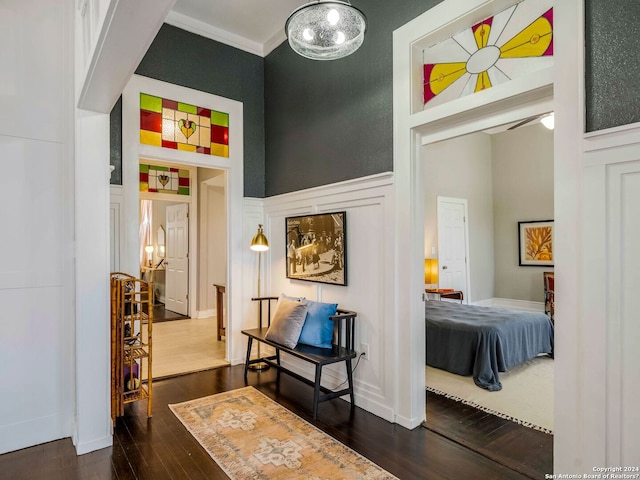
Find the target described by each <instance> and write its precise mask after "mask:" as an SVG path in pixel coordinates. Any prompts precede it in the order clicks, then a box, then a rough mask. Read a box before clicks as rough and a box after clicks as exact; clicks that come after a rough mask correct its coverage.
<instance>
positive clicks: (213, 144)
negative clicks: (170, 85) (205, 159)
mask: <svg viewBox="0 0 640 480" xmlns="http://www.w3.org/2000/svg"><path fill="white" fill-rule="evenodd" d="M140 143H144V144H147V145H155V146H157V147H165V148H173V149H175V150H185V151H188V152H198V153H203V154H205V155H216V156H218V157H229V114H228V113H224V112H218V111H216V110H211V109H208V108H203V107H198V106H195V105H189V104H187V103H181V102H176V101H175V100H168V99H166V98H160V97H156V96H153V95H147V94H146V93H141V94H140Z"/></svg>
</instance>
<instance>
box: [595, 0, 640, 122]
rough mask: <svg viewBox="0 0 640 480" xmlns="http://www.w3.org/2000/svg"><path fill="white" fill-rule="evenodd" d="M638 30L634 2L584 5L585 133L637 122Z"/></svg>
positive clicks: (638, 7) (638, 6)
mask: <svg viewBox="0 0 640 480" xmlns="http://www.w3.org/2000/svg"><path fill="white" fill-rule="evenodd" d="M612 6H614V7H613V8H612ZM639 26H640V2H638V0H616V1H615V2H611V1H610V0H586V1H585V98H586V131H587V132H593V131H595V130H603V129H606V128H611V127H617V126H620V125H627V124H629V123H635V122H640V82H639V81H638V79H639V78H640V62H638V52H639V51H640V31H639V30H640V28H639Z"/></svg>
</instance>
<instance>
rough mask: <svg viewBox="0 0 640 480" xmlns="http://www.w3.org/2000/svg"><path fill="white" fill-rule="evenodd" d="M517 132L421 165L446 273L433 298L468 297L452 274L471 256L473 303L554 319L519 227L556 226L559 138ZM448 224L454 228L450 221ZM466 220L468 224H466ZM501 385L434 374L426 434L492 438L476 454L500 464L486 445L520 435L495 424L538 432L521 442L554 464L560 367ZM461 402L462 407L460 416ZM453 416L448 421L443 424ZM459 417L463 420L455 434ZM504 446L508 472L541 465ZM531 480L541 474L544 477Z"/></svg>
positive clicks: (505, 377) (521, 373)
mask: <svg viewBox="0 0 640 480" xmlns="http://www.w3.org/2000/svg"><path fill="white" fill-rule="evenodd" d="M509 125H511V123H510V124H508V125H505V126H503V127H496V128H489V129H483V130H481V131H477V132H474V133H469V134H466V135H463V136H457V137H451V138H448V139H445V140H442V141H438V142H431V143H425V144H423V145H422V147H421V150H420V155H419V157H418V158H417V161H418V162H420V164H421V167H422V173H423V177H422V180H423V194H424V200H423V201H424V257H425V259H427V258H431V259H434V260H435V261H436V262H437V264H438V265H439V272H438V274H439V275H438V284H437V285H433V284H431V285H425V288H434V287H440V288H452V289H456V290H460V289H461V288H462V285H463V284H464V282H462V281H459V282H457V281H456V278H466V276H465V275H462V274H461V275H458V276H456V275H447V270H444V269H443V267H445V266H449V265H450V263H451V258H454V259H455V258H457V257H459V256H460V255H458V256H456V255H452V253H455V252H456V251H457V252H464V251H465V250H466V252H467V253H466V254H465V255H463V257H464V258H463V266H462V267H463V269H466V272H467V275H468V281H467V290H466V291H463V295H464V297H463V298H464V299H465V300H464V303H468V304H471V305H473V306H477V307H478V308H480V309H482V308H486V307H501V308H509V309H513V310H529V311H536V312H539V315H542V316H544V271H545V270H549V268H550V267H521V266H519V261H518V258H519V251H518V248H519V247H518V222H519V221H523V220H543V219H548V218H553V212H554V198H553V194H554V175H553V165H554V155H553V152H554V151H553V148H554V140H553V131H552V130H549V129H547V128H545V127H543V126H542V125H541V124H540V123H532V124H530V125H523V126H521V127H519V128H515V129H512V130H508V129H507V127H508V126H509ZM443 199H445V200H450V201H451V203H453V204H455V205H454V207H452V208H451V209H450V210H451V211H452V212H453V213H452V212H447V211H444V212H443V209H442V208H439V207H441V206H442V205H441V203H442V200H443ZM458 204H466V205H467V207H468V208H467V209H464V208H462V207H459V206H458ZM467 210H468V213H467V212H466V211H467ZM460 212H462V213H460ZM443 214H444V215H445V216H446V217H447V218H442V217H443ZM460 215H464V216H465V217H466V218H464V219H463V221H458V220H460V218H459V217H460ZM451 219H453V220H451ZM443 229H448V230H451V231H448V232H443V231H442V230H443ZM461 229H462V231H458V234H456V230H461ZM465 229H466V230H467V232H468V233H466V234H465V232H464V230H465ZM445 233H446V235H444V234H445ZM443 237H444V239H445V240H446V241H444V242H443ZM467 241H468V245H465V243H466V242H467ZM443 249H448V250H449V251H443ZM461 254H462V253H461ZM551 269H552V267H551ZM427 336H428V333H427ZM427 342H429V340H428V337H427ZM428 358H429V357H428ZM532 379H534V380H535V381H533V380H532ZM500 380H501V381H502V383H503V390H501V391H495V392H489V391H487V390H483V389H481V388H480V387H478V386H477V385H476V384H475V383H474V381H473V378H472V377H471V376H468V377H467V376H461V375H456V374H454V373H450V372H448V371H446V370H444V369H440V368H434V367H432V366H430V365H427V366H426V367H425V387H426V390H427V393H426V398H427V401H426V403H427V405H426V413H425V417H426V421H425V423H424V424H423V425H424V426H425V427H427V428H429V429H430V430H434V431H436V432H438V433H440V434H442V435H444V436H446V437H449V438H452V437H456V439H458V440H459V439H460V438H462V437H465V436H468V437H469V438H475V437H477V435H479V434H482V436H483V441H482V442H479V443H478V444H477V445H470V447H471V448H473V449H477V451H479V453H482V454H484V455H487V456H490V457H491V456H492V455H495V454H496V452H492V451H491V449H485V448H484V444H489V443H491V442H496V444H500V443H501V442H503V440H504V439H503V438H502V435H503V434H504V436H505V438H506V436H508V435H509V434H511V435H513V432H512V427H511V426H510V425H509V426H507V427H504V423H505V422H504V421H501V420H498V419H496V418H495V417H499V418H501V419H505V420H506V421H507V422H510V421H515V422H516V423H519V424H521V425H522V424H524V425H530V426H531V427H532V428H533V429H534V430H533V431H531V432H529V431H528V430H530V429H526V430H525V432H524V434H522V432H521V433H520V434H519V435H520V438H521V439H522V440H521V442H522V443H523V444H525V443H526V442H529V443H528V445H529V447H531V448H533V447H535V452H536V453H535V455H537V456H539V458H546V459H547V460H548V462H549V463H550V462H551V459H552V454H553V451H552V450H553V439H552V437H551V436H549V435H545V433H542V432H546V433H549V432H551V431H553V390H554V389H553V382H554V375H553V359H552V358H550V357H549V356H548V355H541V356H540V357H534V358H533V359H531V360H530V361H527V362H525V363H524V364H522V365H520V366H518V367H513V368H509V369H507V372H505V373H501V374H500ZM452 401H455V402H458V404H459V405H461V406H460V407H455V406H452ZM467 407H473V408H471V409H468V408H467ZM465 408H467V410H465ZM444 410H448V413H446V414H443V412H444ZM454 411H458V414H457V415H459V417H456V421H455V424H453V423H452V417H453V416H455V415H454V413H452V412H454ZM469 412H471V413H469ZM492 417H493V418H492ZM514 428H515V427H514ZM485 429H488V431H484V430H485ZM501 432H502V433H501ZM503 443H504V448H501V449H500V453H499V455H500V457H501V458H502V460H503V461H504V462H505V464H507V465H509V466H517V465H520V462H523V463H527V462H528V461H529V460H531V459H532V458H533V457H531V451H532V450H531V448H528V449H521V450H520V451H518V450H514V449H512V448H511V446H510V445H508V442H503ZM542 446H543V447H544V448H543V447H542ZM491 458H493V457H491ZM523 468H524V467H523ZM531 473H532V474H536V472H535V471H534V470H532V471H531Z"/></svg>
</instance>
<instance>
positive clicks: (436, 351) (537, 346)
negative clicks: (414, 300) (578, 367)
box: [425, 301, 553, 391]
mask: <svg viewBox="0 0 640 480" xmlns="http://www.w3.org/2000/svg"><path fill="white" fill-rule="evenodd" d="M425 321H426V336H427V359H426V361H427V365H431V366H432V367H436V368H440V369H443V370H447V371H448V372H451V373H456V374H458V375H465V376H468V375H473V381H474V382H475V384H476V385H477V386H479V387H482V388H486V389H487V390H489V391H497V390H500V389H502V384H501V383H500V378H499V376H498V372H505V371H507V369H508V368H510V367H513V366H515V365H518V364H520V363H523V362H526V361H527V360H529V359H531V358H533V357H535V356H537V355H538V354H541V353H548V354H550V355H553V324H552V323H551V320H549V318H548V317H547V316H546V315H545V314H544V313H538V312H526V311H520V310H507V309H503V308H493V307H480V306H477V305H461V304H458V303H452V302H440V301H427V302H426V303H425Z"/></svg>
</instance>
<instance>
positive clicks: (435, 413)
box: [426, 392, 553, 479]
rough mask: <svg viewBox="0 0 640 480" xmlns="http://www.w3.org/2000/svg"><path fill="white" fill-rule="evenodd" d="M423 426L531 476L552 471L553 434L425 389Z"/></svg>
mask: <svg viewBox="0 0 640 480" xmlns="http://www.w3.org/2000/svg"><path fill="white" fill-rule="evenodd" d="M426 428H428V429H429V430H431V431H433V432H435V433H438V434H440V435H443V436H444V437H447V438H449V439H451V440H452V441H454V442H457V443H459V444H460V445H463V446H465V447H468V448H470V449H473V450H474V451H476V452H478V453H480V454H481V455H484V456H486V457H487V458H490V459H492V460H494V461H496V462H498V463H500V464H502V465H505V466H508V467H509V468H511V469H513V470H515V471H517V472H520V473H522V474H524V475H526V476H528V477H530V478H532V479H539V478H544V475H545V473H552V472H553V435H549V434H546V433H543V432H541V431H538V430H534V429H531V428H527V427H523V426H521V425H518V424H517V423H515V422H512V421H511V420H505V419H503V418H500V417H496V416H495V415H490V414H488V413H486V412H483V411H482V410H478V409H477V408H474V407H470V406H468V405H464V404H462V403H459V402H456V401H454V400H451V399H449V398H446V397H444V396H442V395H437V394H435V393H433V392H427V421H426Z"/></svg>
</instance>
